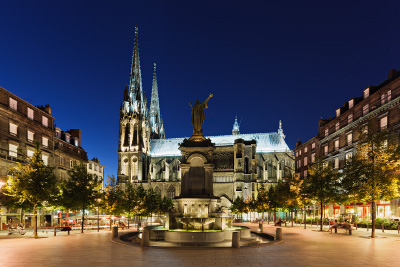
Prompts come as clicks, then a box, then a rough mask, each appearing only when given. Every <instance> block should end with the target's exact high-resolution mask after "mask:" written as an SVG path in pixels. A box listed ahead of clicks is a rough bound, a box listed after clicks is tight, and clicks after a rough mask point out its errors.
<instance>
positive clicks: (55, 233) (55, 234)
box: [54, 227, 57, 236]
mask: <svg viewBox="0 0 400 267" xmlns="http://www.w3.org/2000/svg"><path fill="white" fill-rule="evenodd" d="M56 229H57V228H56V227H54V236H57V231H56Z"/></svg>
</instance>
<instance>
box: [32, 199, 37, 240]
mask: <svg viewBox="0 0 400 267" xmlns="http://www.w3.org/2000/svg"><path fill="white" fill-rule="evenodd" d="M33 217H34V219H35V223H34V224H33V236H34V237H35V238H38V234H37V208H36V205H35V206H34V208H33Z"/></svg>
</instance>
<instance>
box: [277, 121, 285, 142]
mask: <svg viewBox="0 0 400 267" xmlns="http://www.w3.org/2000/svg"><path fill="white" fill-rule="evenodd" d="M278 134H279V136H281V137H282V138H285V137H286V136H285V135H284V134H283V129H282V121H281V120H279V128H278Z"/></svg>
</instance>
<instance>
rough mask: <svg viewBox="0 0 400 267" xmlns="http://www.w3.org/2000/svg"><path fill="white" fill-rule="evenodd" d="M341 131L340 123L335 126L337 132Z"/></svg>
mask: <svg viewBox="0 0 400 267" xmlns="http://www.w3.org/2000/svg"><path fill="white" fill-rule="evenodd" d="M339 129H340V123H339V122H337V123H336V124H335V130H336V131H337V130H339Z"/></svg>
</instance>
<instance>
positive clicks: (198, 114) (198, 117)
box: [189, 94, 213, 135]
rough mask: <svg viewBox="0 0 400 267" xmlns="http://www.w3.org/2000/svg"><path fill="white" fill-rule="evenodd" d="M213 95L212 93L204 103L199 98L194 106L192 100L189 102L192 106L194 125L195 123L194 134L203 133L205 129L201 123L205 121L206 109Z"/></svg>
mask: <svg viewBox="0 0 400 267" xmlns="http://www.w3.org/2000/svg"><path fill="white" fill-rule="evenodd" d="M211 97H213V95H212V94H210V95H209V96H208V97H207V99H206V100H204V102H203V103H200V101H199V100H196V104H195V105H194V106H193V105H192V102H189V105H190V106H191V107H192V125H193V135H203V129H202V128H201V125H202V124H203V122H204V119H205V116H204V109H205V108H208V106H207V102H208V100H210V98H211Z"/></svg>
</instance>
